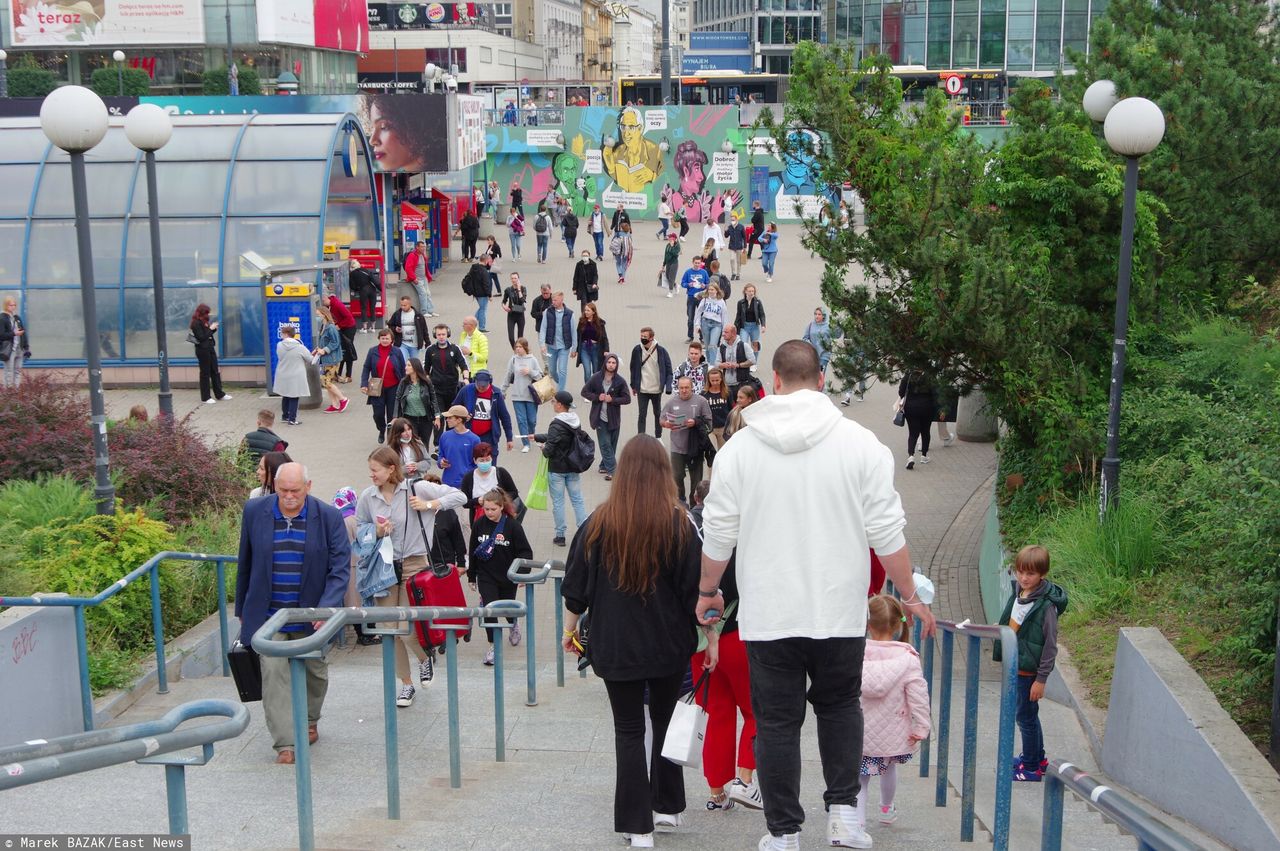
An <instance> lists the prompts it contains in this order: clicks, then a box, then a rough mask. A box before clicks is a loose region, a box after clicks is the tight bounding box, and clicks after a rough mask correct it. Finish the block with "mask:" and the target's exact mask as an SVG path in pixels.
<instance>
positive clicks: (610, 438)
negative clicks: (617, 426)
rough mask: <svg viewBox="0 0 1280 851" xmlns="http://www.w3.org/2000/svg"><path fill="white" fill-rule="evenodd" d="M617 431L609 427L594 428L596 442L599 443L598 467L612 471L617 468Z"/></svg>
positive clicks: (607, 471) (608, 471)
mask: <svg viewBox="0 0 1280 851" xmlns="http://www.w3.org/2000/svg"><path fill="white" fill-rule="evenodd" d="M618 431H620V430H614V429H611V428H598V429H596V442H597V443H599V444H600V469H601V470H604V471H605V472H606V473H612V472H613V471H614V470H616V469H618V460H617V457H616V453H617V450H618Z"/></svg>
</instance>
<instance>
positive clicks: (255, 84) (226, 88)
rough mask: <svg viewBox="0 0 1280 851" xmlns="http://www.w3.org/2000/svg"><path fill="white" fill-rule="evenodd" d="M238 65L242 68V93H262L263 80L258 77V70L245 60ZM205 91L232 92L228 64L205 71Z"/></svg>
mask: <svg viewBox="0 0 1280 851" xmlns="http://www.w3.org/2000/svg"><path fill="white" fill-rule="evenodd" d="M236 67H237V68H239V69H240V94H242V95H260V94H262V81H261V79H259V77H258V70H257V69H256V68H254V67H253V66H252V65H245V64H244V63H243V62H237V63H236ZM203 93H204V94H206V95H229V94H231V83H230V81H229V80H227V66H226V65H223V66H222V67H221V68H209V69H208V70H206V71H205V72H204V92H203Z"/></svg>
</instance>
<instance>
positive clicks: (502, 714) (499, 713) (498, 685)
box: [493, 585, 533, 762]
mask: <svg viewBox="0 0 1280 851" xmlns="http://www.w3.org/2000/svg"><path fill="white" fill-rule="evenodd" d="M527 587H528V589H529V590H530V591H532V590H533V586H532V585H530V586H527ZM529 600H530V602H532V601H533V595H532V594H530V595H529ZM529 611H533V610H532V609H530V610H529ZM494 631H495V632H496V633H497V635H496V636H494V642H493V758H494V760H495V761H497V762H506V761H507V741H506V739H507V737H506V732H507V730H506V726H507V722H506V711H505V706H504V705H503V702H502V644H503V639H504V638H505V637H506V636H504V635H503V634H502V632H503V631H502V630H500V629H498V630H494ZM525 640H526V641H528V642H529V650H530V653H532V651H533V641H532V640H531V638H529V637H526V639H525ZM532 683H533V680H532V675H530V686H531V687H532ZM529 705H530V706H533V704H532V703H530V704H529Z"/></svg>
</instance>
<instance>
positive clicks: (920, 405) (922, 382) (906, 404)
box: [898, 371, 938, 417]
mask: <svg viewBox="0 0 1280 851" xmlns="http://www.w3.org/2000/svg"><path fill="white" fill-rule="evenodd" d="M898 398H899V399H901V400H902V402H903V404H902V407H903V409H904V410H906V411H907V412H909V413H913V414H922V415H927V416H929V417H933V416H936V415H937V412H938V390H937V388H936V387H935V386H934V384H933V381H932V380H930V379H929V378H928V377H927V376H925V375H924V374H923V373H921V372H915V371H912V372H908V373H907V374H906V375H904V376H902V380H901V381H900V382H898Z"/></svg>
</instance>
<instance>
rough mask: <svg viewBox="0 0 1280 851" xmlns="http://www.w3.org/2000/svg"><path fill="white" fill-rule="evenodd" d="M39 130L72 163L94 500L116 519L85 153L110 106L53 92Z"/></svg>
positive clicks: (92, 97) (80, 90) (68, 91)
mask: <svg viewBox="0 0 1280 851" xmlns="http://www.w3.org/2000/svg"><path fill="white" fill-rule="evenodd" d="M40 129H41V130H43V131H44V135H45V136H47V137H48V138H49V141H50V142H52V143H53V144H55V145H57V146H58V147H59V148H61V149H62V150H64V151H66V152H67V153H68V154H69V155H70V157H71V196H72V202H73V203H74V206H75V214H76V249H77V252H78V254H79V259H80V305H81V312H82V314H83V318H84V346H85V352H86V355H87V360H88V366H89V411H90V416H89V424H90V427H91V429H92V431H93V473H94V487H93V496H94V501H95V502H96V503H97V507H98V513H99V514H114V513H115V502H116V493H115V488H113V487H112V485H111V475H110V458H109V456H108V453H107V406H106V399H105V398H104V396H103V395H102V353H101V345H102V343H101V340H100V339H99V337H98V306H97V302H96V301H95V298H94V291H93V247H92V246H91V245H90V242H89V203H88V198H87V194H86V193H87V189H86V182H85V174H84V152H85V151H87V150H89V149H90V148H92V147H93V146H94V145H97V144H98V143H99V142H101V141H102V139H103V137H104V136H106V135H107V106H106V104H104V103H103V102H102V98H100V97H98V96H97V95H96V94H94V93H93V92H92V91H91V90H89V89H86V88H84V87H83V86H62V87H61V88H58V89H54V91H53V92H52V93H51V94H49V96H48V97H46V98H45V99H44V103H43V104H41V105H40Z"/></svg>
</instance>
